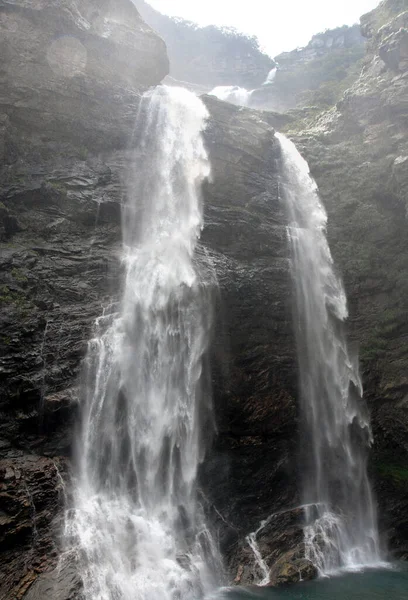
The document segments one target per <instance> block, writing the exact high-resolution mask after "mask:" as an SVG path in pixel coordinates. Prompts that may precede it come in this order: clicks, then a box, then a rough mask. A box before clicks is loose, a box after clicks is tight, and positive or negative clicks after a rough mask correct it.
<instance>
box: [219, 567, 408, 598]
mask: <svg viewBox="0 0 408 600" xmlns="http://www.w3.org/2000/svg"><path fill="white" fill-rule="evenodd" d="M213 599H214V600H408V568H407V567H406V566H405V567H404V566H403V567H402V568H400V567H399V566H395V567H394V568H390V569H387V570H381V571H365V572H363V573H348V574H343V575H341V576H336V577H330V578H326V579H320V580H317V581H307V582H306V581H305V582H301V583H298V584H296V585H293V586H287V587H283V588H251V589H245V588H240V589H238V588H229V589H224V590H219V591H218V592H217V594H216V595H215V596H214V597H213Z"/></svg>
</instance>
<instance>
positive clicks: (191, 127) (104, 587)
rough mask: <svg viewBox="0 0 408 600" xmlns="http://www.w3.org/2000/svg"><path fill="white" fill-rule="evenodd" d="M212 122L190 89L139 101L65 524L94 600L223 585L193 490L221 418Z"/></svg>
mask: <svg viewBox="0 0 408 600" xmlns="http://www.w3.org/2000/svg"><path fill="white" fill-rule="evenodd" d="M206 119H207V110H206V108H205V106H204V104H203V103H202V102H201V100H200V99H198V98H196V97H195V96H194V95H193V94H191V93H190V92H188V91H187V90H184V89H179V88H166V87H164V86H163V87H159V88H157V89H156V90H154V91H152V92H147V93H146V94H145V96H144V97H143V99H142V102H141V106H140V110H139V116H138V118H137V122H136V126H135V139H134V144H133V145H134V149H133V150H132V152H131V158H130V165H129V169H128V171H129V172H128V175H127V198H126V202H125V206H124V211H123V225H122V230H123V251H122V262H123V266H124V272H125V281H124V286H123V292H122V298H121V301H120V303H119V306H118V307H111V308H108V309H107V310H106V311H105V312H104V314H103V315H102V316H101V317H100V318H99V319H98V320H97V322H96V325H95V328H94V337H93V339H92V340H91V342H90V343H89V350H88V355H87V358H86V365H85V374H84V383H83V386H82V387H83V399H82V426H81V432H80V435H79V441H78V448H77V455H78V459H77V468H78V473H77V483H76V489H75V491H74V507H73V509H72V511H70V512H69V515H68V518H67V525H66V529H67V535H68V536H69V537H70V538H71V539H72V540H73V544H74V545H75V547H76V548H77V550H78V552H77V555H78V562H79V567H80V572H81V575H82V580H83V585H84V597H85V600H113V599H117V600H174V599H177V600H194V599H198V598H202V597H203V596H204V595H205V594H206V593H207V592H208V591H210V590H211V589H213V587H214V585H215V579H216V577H217V572H218V569H219V559H218V551H217V547H216V545H215V543H214V541H213V539H212V536H211V534H210V532H209V531H208V529H207V527H206V524H205V519H204V515H203V512H202V510H201V508H200V506H199V503H198V501H197V489H196V477H197V469H198V466H199V464H200V462H201V461H202V459H203V457H204V451H205V442H206V440H205V435H208V431H209V430H210V429H211V426H210V423H211V420H212V419H211V403H210V400H209V398H210V394H209V393H208V389H207V388H206V383H207V377H208V373H207V372H206V368H205V360H204V359H205V355H206V352H207V349H208V340H209V329H210V325H211V323H210V312H209V304H210V303H209V301H208V290H206V286H205V284H204V283H203V282H202V280H201V279H200V276H199V274H198V271H197V268H196V266H195V264H194V254H195V250H196V245H197V241H198V237H199V235H200V231H201V229H202V226H203V216H202V206H201V184H202V182H203V180H204V179H205V178H207V177H208V176H209V173H210V165H209V160H208V157H207V153H206V151H205V148H204V143H203V139H202V131H203V129H204V128H205V124H206ZM204 434H205V435H204Z"/></svg>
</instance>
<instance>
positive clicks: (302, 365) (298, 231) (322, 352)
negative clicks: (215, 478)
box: [276, 134, 381, 575]
mask: <svg viewBox="0 0 408 600" xmlns="http://www.w3.org/2000/svg"><path fill="white" fill-rule="evenodd" d="M276 136H277V138H278V140H279V142H280V145H281V154H282V185H281V196H282V201H283V203H284V206H285V209H286V212H287V217H288V222H289V226H288V237H289V243H290V249H291V254H292V278H293V286H294V295H295V300H296V301H295V308H296V310H295V311H294V322H295V329H296V335H297V345H298V362H299V379H300V381H299V384H300V398H301V422H302V425H303V437H302V448H301V455H302V456H303V457H304V464H303V465H302V467H303V469H302V470H303V502H304V504H305V505H307V508H306V509H305V512H306V525H305V546H306V557H307V558H309V559H310V560H311V561H312V562H313V563H314V564H315V565H316V566H317V567H318V569H319V572H320V574H322V575H324V574H330V573H333V572H336V571H339V570H340V571H341V570H343V569H344V570H354V569H360V568H362V567H365V566H375V565H378V564H379V563H380V561H381V554H380V547H379V536H378V529H377V516H376V509H375V505H374V501H373V497H372V491H371V487H370V483H369V480H368V475H367V455H368V450H369V446H370V444H371V441H372V435H371V430H370V424H369V418H368V414H367V410H366V406H365V404H364V402H363V399H362V393H363V390H362V383H361V379H360V375H359V371H358V362H357V359H356V358H355V357H353V356H352V355H351V353H350V351H349V350H348V347H347V342H346V337H345V332H344V321H345V319H346V318H347V316H348V310H347V299H346V295H345V291H344V288H343V285H342V282H341V280H340V279H339V277H338V276H337V275H336V273H335V269H334V265H333V259H332V256H331V253H330V248H329V245H328V242H327V239H326V223H327V215H326V212H325V209H324V207H323V205H322V203H321V201H320V199H319V196H318V190H317V186H316V183H315V182H314V180H313V179H312V177H311V176H310V173H309V167H308V164H307V163H306V161H305V160H304V159H303V158H302V157H301V155H300V154H299V152H298V151H297V149H296V147H295V146H294V144H293V143H292V142H290V141H289V140H288V139H286V138H285V137H284V136H282V135H280V134H276Z"/></svg>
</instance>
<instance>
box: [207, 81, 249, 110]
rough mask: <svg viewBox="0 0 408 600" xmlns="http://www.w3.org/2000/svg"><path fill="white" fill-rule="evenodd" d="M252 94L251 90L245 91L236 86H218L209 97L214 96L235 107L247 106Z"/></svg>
mask: <svg viewBox="0 0 408 600" xmlns="http://www.w3.org/2000/svg"><path fill="white" fill-rule="evenodd" d="M252 92H253V90H247V89H245V88H243V87H239V86H238V85H219V86H218V87H215V88H214V89H213V90H212V91H211V92H209V93H210V95H211V96H215V97H216V98H218V99H219V100H223V101H224V102H229V103H230V104H235V105H237V106H248V105H249V102H250V100H251V95H252Z"/></svg>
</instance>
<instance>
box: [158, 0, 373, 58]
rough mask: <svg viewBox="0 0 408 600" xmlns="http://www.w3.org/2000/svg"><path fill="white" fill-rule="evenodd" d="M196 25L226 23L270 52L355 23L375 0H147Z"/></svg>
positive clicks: (274, 53)
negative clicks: (257, 39)
mask: <svg viewBox="0 0 408 600" xmlns="http://www.w3.org/2000/svg"><path fill="white" fill-rule="evenodd" d="M148 1H149V3H150V4H151V5H152V6H154V7H155V8H157V9H158V10H160V11H161V12H164V13H166V14H169V15H174V16H179V17H184V18H185V19H189V20H191V21H195V22H197V23H199V24H200V25H210V24H215V25H230V26H233V27H236V28H237V29H239V30H240V31H244V32H245V33H250V34H253V35H257V36H258V38H259V41H260V43H261V45H262V47H263V48H264V49H265V50H266V51H267V52H268V53H269V54H271V55H272V56H275V55H276V54H279V53H280V52H283V51H285V50H293V49H294V48H296V47H297V46H305V45H306V44H307V42H308V41H309V40H310V38H311V37H312V35H313V34H315V33H318V32H320V31H324V30H325V29H331V28H333V27H338V26H340V25H352V24H353V23H357V22H358V20H359V18H360V16H361V15H362V14H364V13H365V12H368V11H369V10H372V9H373V8H375V7H376V6H377V4H379V0H148Z"/></svg>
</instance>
